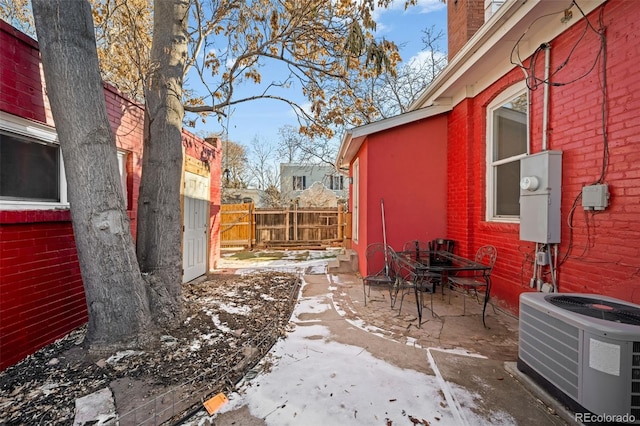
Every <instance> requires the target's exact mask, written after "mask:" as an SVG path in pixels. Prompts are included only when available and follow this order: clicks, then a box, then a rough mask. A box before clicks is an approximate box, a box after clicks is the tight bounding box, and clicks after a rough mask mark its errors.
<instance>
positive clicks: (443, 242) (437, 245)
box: [429, 238, 455, 265]
mask: <svg viewBox="0 0 640 426" xmlns="http://www.w3.org/2000/svg"><path fill="white" fill-rule="evenodd" d="M454 247H455V241H454V240H448V239H446V238H436V239H434V240H431V241H429V252H430V262H431V264H432V265H443V264H445V265H446V264H447V263H449V262H450V260H449V259H447V258H445V257H441V256H438V253H437V252H439V251H447V252H449V253H453V249H454Z"/></svg>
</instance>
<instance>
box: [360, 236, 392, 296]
mask: <svg viewBox="0 0 640 426" xmlns="http://www.w3.org/2000/svg"><path fill="white" fill-rule="evenodd" d="M392 254H393V249H391V247H389V246H388V245H385V244H383V243H372V244H369V245H368V246H367V249H366V251H365V257H366V259H367V275H366V276H364V277H363V278H362V285H363V290H364V304H365V306H366V305H367V297H368V296H370V295H371V286H372V285H373V286H385V287H388V289H389V297H390V298H391V288H392V287H393V284H394V283H395V281H396V280H395V275H394V271H393V265H392V261H393V258H392V257H393V256H392ZM367 286H369V292H368V294H367V290H366V287H367Z"/></svg>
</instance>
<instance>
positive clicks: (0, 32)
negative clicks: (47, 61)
mask: <svg viewBox="0 0 640 426" xmlns="http://www.w3.org/2000/svg"><path fill="white" fill-rule="evenodd" d="M0 57H1V58H2V61H0V370H1V369H4V368H6V367H8V366H10V365H12V364H14V363H16V362H17V361H19V360H21V359H22V358H24V357H25V356H27V355H29V354H31V353H33V352H34V351H36V350H37V349H39V348H41V347H43V346H45V345H47V344H49V343H51V342H52V341H54V340H56V339H58V338H60V337H62V336H64V335H65V334H67V333H68V332H69V331H71V330H73V329H74V328H76V327H78V326H80V325H82V324H84V323H85V322H86V321H87V309H86V302H85V298H84V289H83V286H82V278H81V276H80V267H79V265H78V258H77V253H76V248H75V242H74V237H73V230H72V226H71V215H70V212H69V204H68V202H67V199H66V180H65V177H64V168H63V165H62V156H61V154H60V149H59V146H58V144H57V135H56V131H55V128H54V126H53V119H52V116H51V112H50V109H49V103H48V100H47V97H46V90H45V86H44V78H43V75H42V71H41V65H40V59H39V51H38V45H37V43H36V42H35V41H34V40H33V39H31V38H29V37H28V36H26V35H25V34H22V33H21V32H19V31H17V30H16V29H14V28H13V27H11V26H10V25H8V24H7V23H5V22H3V21H0ZM104 94H105V98H106V103H107V109H108V115H109V120H110V122H111V125H112V128H113V130H114V133H115V135H116V143H117V148H118V162H119V166H120V173H121V178H122V188H123V192H124V195H125V200H126V203H127V209H128V213H129V217H130V219H131V231H132V233H133V235H134V237H135V233H136V223H137V217H136V209H137V202H138V192H139V191H138V188H139V185H140V172H141V164H142V161H141V155H142V140H143V121H144V111H143V108H142V106H141V105H139V104H137V103H135V102H131V101H130V100H128V99H126V98H125V97H123V96H122V95H121V94H119V93H118V91H117V90H116V89H115V88H113V87H111V86H109V85H107V84H105V85H104ZM183 146H184V152H185V154H186V155H185V163H184V172H183V173H184V181H185V188H186V189H185V191H184V197H183V200H184V203H183V207H184V208H183V212H184V216H185V218H187V217H188V215H189V214H194V212H202V213H201V214H202V215H203V217H207V218H208V220H207V221H206V223H198V224H197V227H199V228H200V229H201V230H202V231H203V232H199V234H200V235H204V237H198V238H199V239H197V238H196V239H193V238H190V237H189V236H188V235H187V231H185V238H184V241H183V247H184V248H185V250H183V251H184V252H185V261H184V266H185V279H189V278H193V277H194V276H198V275H202V274H204V273H206V271H207V270H208V268H213V267H215V264H216V260H217V259H218V258H219V247H220V245H219V210H220V160H221V147H220V146H219V144H217V143H216V141H215V140H213V141H203V140H201V139H200V138H198V137H196V136H194V135H192V134H190V133H188V132H186V131H183ZM189 223H190V221H188V220H185V228H187V230H188V228H189V226H188V224H189ZM187 253H188V256H187ZM187 271H189V272H188V273H189V274H190V275H189V276H187Z"/></svg>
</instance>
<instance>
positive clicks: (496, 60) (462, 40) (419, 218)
mask: <svg viewBox="0 0 640 426" xmlns="http://www.w3.org/2000/svg"><path fill="white" fill-rule="evenodd" d="M484 3H485V2H484V1H483V0H459V1H448V2H447V7H448V19H449V43H450V44H449V59H450V60H449V64H448V66H447V67H446V68H445V70H444V71H443V72H442V73H441V74H440V75H439V76H438V77H437V78H436V79H435V81H434V82H433V83H432V84H431V85H430V86H429V87H428V88H427V89H426V91H425V92H424V93H423V94H422V95H421V96H420V98H419V99H418V101H417V102H416V103H415V104H414V105H412V106H411V108H410V112H408V113H406V114H403V115H400V116H396V117H392V118H389V119H385V120H382V121H379V122H376V123H373V124H368V125H365V126H362V127H358V128H355V129H352V130H351V131H349V132H347V133H346V134H345V135H344V137H343V140H342V144H341V146H340V150H339V153H338V157H337V162H336V165H337V166H338V168H340V169H343V170H347V169H348V171H349V176H350V177H351V179H352V180H353V184H352V186H351V193H350V207H351V208H350V210H351V212H352V214H353V222H352V223H353V225H352V228H353V229H352V237H353V241H352V248H353V249H354V250H355V251H356V252H357V253H358V254H359V264H360V272H361V273H364V271H365V270H366V268H365V265H366V260H365V256H364V253H365V248H366V246H367V245H368V244H370V243H373V242H381V241H382V240H383V226H382V223H381V222H382V219H381V211H380V210H381V206H380V205H381V200H384V209H385V210H384V212H385V222H386V223H385V225H386V238H387V241H388V242H389V244H390V245H391V246H393V247H394V248H396V249H401V248H402V245H403V243H404V242H405V241H408V240H412V239H420V240H430V239H432V238H436V237H448V238H452V239H454V240H455V241H456V243H457V246H456V248H455V251H456V252H457V253H459V254H461V255H464V256H467V257H473V255H474V253H475V250H476V249H477V248H478V247H479V246H481V245H484V244H492V245H494V246H496V247H497V249H498V260H497V263H496V265H495V268H494V270H493V274H492V278H493V279H492V282H493V288H492V296H493V298H494V300H500V302H501V303H502V304H504V305H505V306H506V307H508V308H510V309H511V310H513V311H517V309H518V298H519V295H520V294H521V293H523V292H529V291H535V290H536V288H532V287H531V284H532V283H533V284H534V286H535V287H537V285H538V279H539V280H540V281H541V282H543V283H551V284H553V283H554V281H555V284H556V285H557V290H558V291H560V292H574V293H594V294H602V295H606V296H611V297H616V298H619V299H622V300H626V301H630V302H633V303H640V274H639V273H638V271H640V260H639V259H640V257H639V255H640V120H639V119H638V117H639V116H640V102H638V93H640V80H639V79H638V78H637V76H636V74H635V65H636V64H637V63H638V61H639V60H640V32H639V31H636V30H633V29H634V28H636V27H637V22H636V21H637V17H638V16H640V2H637V1H625V0H608V1H605V0H578V1H577V4H578V5H579V7H578V6H576V5H575V4H570V3H569V2H557V1H551V0H528V1H526V2H523V1H507V2H504V4H503V5H502V6H500V4H499V2H487V6H488V7H487V10H486V11H485V9H484V6H485V4H484ZM567 7H569V8H570V9H569V10H567V11H566V12H565V10H564V9H565V8H567ZM485 12H486V16H485ZM583 12H584V14H586V15H587V17H588V21H587V20H586V19H585V17H584V16H583ZM485 19H486V22H483V20H485ZM601 28H606V31H604V30H602V31H601V30H600V29H601ZM600 32H601V33H600ZM605 47H606V48H605ZM545 57H546V58H545ZM545 59H546V60H547V64H549V67H548V71H546V72H545ZM515 64H518V65H521V66H518V65H515ZM523 70H525V71H526V73H527V76H528V78H527V79H526V81H525V73H524V72H523ZM547 81H549V82H551V84H545V82H547ZM527 83H528V85H529V87H530V89H528V88H527ZM603 131H604V132H605V133H604V134H603ZM536 176H537V179H533V178H532V177H536ZM536 180H538V182H536ZM594 184H595V185H594ZM604 185H606V186H604ZM607 193H610V198H607ZM536 196H538V197H536ZM539 253H541V254H539ZM536 258H537V259H538V262H537V266H538V267H537V268H535V270H536V272H534V259H536ZM554 277H555V280H554V279H553V278H554ZM545 287H546V288H548V287H549V286H545Z"/></svg>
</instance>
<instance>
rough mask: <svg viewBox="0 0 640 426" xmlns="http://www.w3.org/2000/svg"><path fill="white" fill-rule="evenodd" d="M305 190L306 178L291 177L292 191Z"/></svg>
mask: <svg viewBox="0 0 640 426" xmlns="http://www.w3.org/2000/svg"><path fill="white" fill-rule="evenodd" d="M303 189H307V177H306V176H294V177H293V190H294V191H298V190H303Z"/></svg>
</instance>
